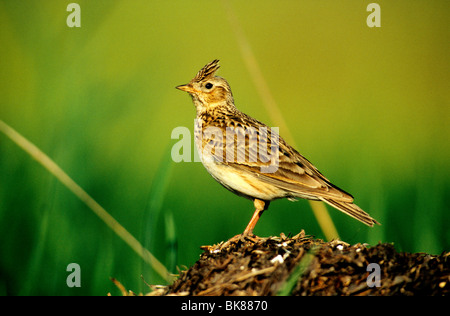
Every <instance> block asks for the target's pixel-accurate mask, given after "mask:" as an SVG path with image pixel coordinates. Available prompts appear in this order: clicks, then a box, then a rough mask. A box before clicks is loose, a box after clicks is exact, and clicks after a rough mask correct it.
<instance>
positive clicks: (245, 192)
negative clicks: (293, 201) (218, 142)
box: [202, 161, 286, 201]
mask: <svg viewBox="0 0 450 316" xmlns="http://www.w3.org/2000/svg"><path fill="white" fill-rule="evenodd" d="M202 162H203V166H205V168H206V170H208V172H209V174H210V175H211V176H212V177H213V178H214V179H216V180H217V181H218V182H219V183H220V184H222V185H223V186H224V187H226V188H227V189H228V190H230V191H232V192H234V193H236V194H239V195H242V196H245V197H247V198H258V199H261V200H265V201H271V200H274V199H278V198H282V197H285V196H286V192H285V191H284V190H282V189H280V188H277V187H275V186H273V185H270V184H267V183H265V182H262V181H260V180H259V179H258V178H256V177H255V176H253V175H251V174H249V173H243V172H241V171H239V170H236V169H234V168H232V167H230V166H227V165H223V164H220V163H216V162H206V161H202Z"/></svg>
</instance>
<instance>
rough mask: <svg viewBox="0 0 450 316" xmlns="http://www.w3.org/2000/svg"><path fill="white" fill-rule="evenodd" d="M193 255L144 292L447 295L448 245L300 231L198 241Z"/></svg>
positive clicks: (449, 287) (449, 284) (449, 288)
mask: <svg viewBox="0 0 450 316" xmlns="http://www.w3.org/2000/svg"><path fill="white" fill-rule="evenodd" d="M201 248H202V249H203V250H204V252H203V253H202V254H201V256H200V259H199V260H198V261H197V262H196V263H195V264H194V265H193V266H192V267H191V268H190V269H188V270H187V271H182V272H181V273H180V276H179V277H178V279H177V280H175V282H174V283H173V284H172V285H170V286H168V287H164V288H159V289H158V290H156V291H154V292H152V293H150V295H152V294H153V295H227V296H231V295H448V294H449V292H450V252H446V253H443V254H441V255H439V256H435V255H429V254H425V253H404V252H397V251H396V250H395V248H394V246H393V245H391V244H378V245H376V246H368V245H363V244H356V245H349V244H347V243H344V242H342V241H331V242H324V241H322V240H320V239H314V238H312V237H310V236H306V235H305V233H304V232H303V231H302V232H301V233H299V234H298V235H296V236H293V237H287V236H285V235H284V234H281V236H280V237H269V238H255V239H246V240H235V241H228V242H225V243H223V242H222V243H220V244H217V245H213V246H203V247H201Z"/></svg>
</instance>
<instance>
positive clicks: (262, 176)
mask: <svg viewBox="0 0 450 316" xmlns="http://www.w3.org/2000/svg"><path fill="white" fill-rule="evenodd" d="M238 120H241V121H242V124H238V126H234V128H231V129H232V130H233V131H234V135H233V138H234V141H231V140H233V138H231V137H230V135H229V132H230V129H229V130H228V131H227V133H226V134H227V135H228V136H225V135H224V136H223V139H222V142H225V143H226V146H223V148H224V150H223V152H222V153H221V154H222V156H221V159H222V163H224V164H227V165H229V166H232V167H234V168H236V169H239V170H241V171H242V172H247V173H250V174H252V175H253V176H254V177H255V178H257V179H258V180H260V181H263V182H265V183H267V184H271V185H274V186H277V187H279V188H281V189H284V190H286V191H287V193H288V194H287V195H290V196H291V197H295V196H297V197H302V198H309V199H322V198H328V199H335V200H338V201H343V202H349V203H350V202H352V201H353V197H352V196H351V195H350V194H349V193H347V192H345V191H344V190H342V189H340V188H338V187H336V186H335V185H333V184H332V183H331V182H330V181H329V180H328V179H327V178H325V176H323V175H322V174H321V173H320V172H319V170H317V168H316V167H314V165H313V164H311V163H310V162H309V161H308V160H307V159H306V158H305V157H303V156H302V155H301V154H300V153H298V152H297V151H296V150H295V149H294V148H292V147H291V146H289V145H288V144H287V143H286V142H285V141H284V140H283V139H282V138H281V137H279V136H278V135H277V134H276V133H274V132H273V131H272V130H271V129H269V128H267V126H266V125H264V124H263V123H261V122H259V121H257V120H255V119H253V118H251V117H249V116H246V115H244V116H242V115H240V116H239V117H238V118H235V119H234V120H231V121H234V122H236V121H238ZM226 137H228V139H226ZM219 143H220V142H219ZM219 143H218V142H215V145H216V146H219V147H220V144H219ZM255 143H256V144H255ZM272 143H273V144H272ZM273 145H275V146H273ZM277 145H278V146H277ZM227 153H228V154H229V155H228V156H227ZM230 153H234V155H231V154H230ZM230 158H233V159H230Z"/></svg>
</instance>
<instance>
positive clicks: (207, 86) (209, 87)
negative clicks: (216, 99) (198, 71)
mask: <svg viewBox="0 0 450 316" xmlns="http://www.w3.org/2000/svg"><path fill="white" fill-rule="evenodd" d="M212 87H213V84H212V83H211V82H208V83H207V84H205V88H206V89H211V88H212Z"/></svg>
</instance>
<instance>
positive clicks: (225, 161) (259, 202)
mask: <svg viewBox="0 0 450 316" xmlns="http://www.w3.org/2000/svg"><path fill="white" fill-rule="evenodd" d="M217 69H219V61H218V60H213V61H212V62H210V63H209V64H207V65H206V66H204V67H203V68H202V69H201V70H200V71H199V72H198V73H197V75H196V76H195V77H194V79H192V80H191V81H190V82H189V83H188V84H185V85H181V86H177V87H176V88H177V89H179V90H182V91H186V92H188V93H189V94H190V96H191V97H192V100H193V102H194V105H195V108H196V110H197V118H196V126H195V143H196V147H197V150H198V152H199V155H200V158H201V160H202V163H203V165H204V167H205V168H206V170H208V172H209V173H210V174H211V176H212V177H213V178H214V179H216V180H217V181H218V182H219V183H220V184H221V185H223V186H224V187H225V188H227V189H228V190H230V191H231V192H233V193H235V194H238V195H240V196H243V197H246V198H248V199H251V200H253V203H254V206H255V209H256V210H255V212H254V214H253V217H252V218H251V220H250V222H249V223H248V225H247V227H246V229H245V231H244V233H243V236H248V235H253V229H254V227H255V225H256V223H257V221H258V220H259V218H260V217H261V215H262V213H263V212H264V210H266V209H267V208H268V206H269V203H270V201H272V200H275V199H281V198H287V199H289V200H296V199H297V198H303V199H310V200H320V201H324V202H325V203H328V204H329V205H331V206H333V207H334V208H336V209H338V210H340V211H342V212H344V213H345V214H347V215H350V216H351V217H354V218H356V219H357V220H359V221H360V222H362V223H364V224H366V225H368V226H373V225H374V224H379V223H378V222H377V221H376V220H375V219H373V218H372V217H371V216H370V215H369V214H367V213H366V212H364V211H363V210H362V209H361V208H359V207H358V206H357V205H355V204H353V197H352V196H351V195H350V194H349V193H347V192H345V191H344V190H342V189H340V188H338V187H337V186H335V185H334V184H332V183H331V182H330V181H329V180H328V179H327V178H325V176H324V175H322V173H320V172H319V170H317V168H316V167H314V165H313V164H311V163H310V162H309V161H308V160H307V159H306V158H305V157H303V156H302V155H300V153H298V151H296V150H295V149H294V148H292V147H291V146H289V144H287V143H286V142H285V141H284V140H283V138H281V137H279V136H278V133H277V132H276V130H275V131H274V129H273V128H269V127H267V126H266V125H265V124H263V123H261V122H259V121H257V120H255V119H254V118H252V117H250V116H248V115H246V114H245V113H242V112H241V111H239V110H238V109H237V108H236V106H235V105H234V99H233V95H232V93H231V89H230V85H229V84H228V82H227V81H226V80H225V79H224V78H221V77H219V76H215V73H216V71H217Z"/></svg>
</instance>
